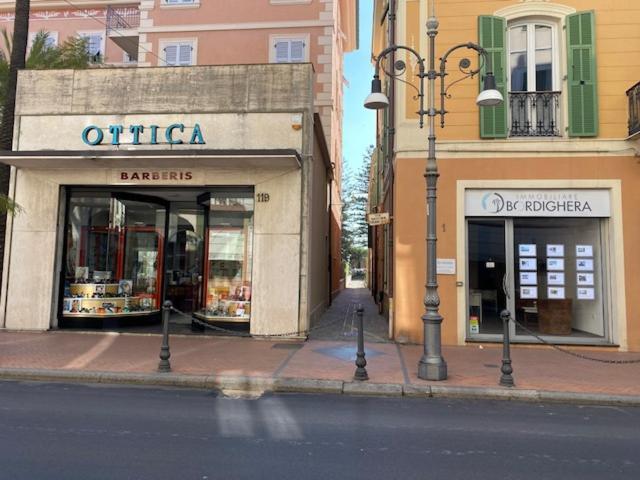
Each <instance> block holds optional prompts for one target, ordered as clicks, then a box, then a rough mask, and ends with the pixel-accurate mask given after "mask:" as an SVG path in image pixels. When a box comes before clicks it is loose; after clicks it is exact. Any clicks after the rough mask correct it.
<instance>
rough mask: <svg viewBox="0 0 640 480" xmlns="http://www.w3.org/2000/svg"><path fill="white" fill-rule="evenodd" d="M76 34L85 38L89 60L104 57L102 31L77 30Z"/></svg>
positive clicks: (93, 60) (96, 60) (97, 60)
mask: <svg viewBox="0 0 640 480" xmlns="http://www.w3.org/2000/svg"><path fill="white" fill-rule="evenodd" d="M78 36H79V37H80V38H84V39H85V40H86V42H87V53H88V54H89V57H90V60H91V61H92V62H99V61H100V60H101V59H102V58H103V57H104V32H102V31H100V32H78Z"/></svg>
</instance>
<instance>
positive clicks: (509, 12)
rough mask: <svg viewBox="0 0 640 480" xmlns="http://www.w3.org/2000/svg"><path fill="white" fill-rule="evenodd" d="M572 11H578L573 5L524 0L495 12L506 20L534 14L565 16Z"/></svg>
mask: <svg viewBox="0 0 640 480" xmlns="http://www.w3.org/2000/svg"><path fill="white" fill-rule="evenodd" d="M572 13H576V9H575V8H573V7H567V6H566V5H560V4H557V3H551V2H546V1H540V0H529V1H524V2H522V3H519V4H517V5H510V6H508V7H504V8H501V9H499V10H496V11H495V12H493V14H494V15H495V16H496V17H503V18H505V19H506V20H512V19H516V18H521V17H533V16H546V17H556V18H564V17H566V16H567V15H571V14H572Z"/></svg>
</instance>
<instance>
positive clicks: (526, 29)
mask: <svg viewBox="0 0 640 480" xmlns="http://www.w3.org/2000/svg"><path fill="white" fill-rule="evenodd" d="M507 39H508V40H507V41H508V62H509V70H508V72H509V114H510V117H511V121H510V125H511V129H510V136H514V137H518V136H559V135H560V128H559V124H558V120H559V117H560V115H559V112H560V92H559V91H558V90H559V85H560V80H559V70H560V69H559V65H558V61H557V57H558V55H557V48H558V47H557V45H558V41H557V28H556V25H555V24H552V23H546V22H527V23H522V22H518V23H515V24H510V25H509V27H508V36H507Z"/></svg>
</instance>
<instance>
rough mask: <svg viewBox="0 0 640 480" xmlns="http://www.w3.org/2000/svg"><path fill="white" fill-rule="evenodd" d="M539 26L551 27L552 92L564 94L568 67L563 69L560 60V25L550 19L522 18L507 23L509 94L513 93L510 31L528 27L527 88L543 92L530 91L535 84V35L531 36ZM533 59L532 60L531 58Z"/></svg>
mask: <svg viewBox="0 0 640 480" xmlns="http://www.w3.org/2000/svg"><path fill="white" fill-rule="evenodd" d="M537 25H539V26H543V27H551V61H552V64H551V68H552V74H551V83H552V90H551V91H554V92H562V78H563V74H564V71H565V69H566V65H565V68H563V65H562V63H561V60H560V58H561V57H560V44H561V42H560V40H559V35H560V32H559V28H558V23H557V22H555V21H553V20H549V19H540V18H530V17H527V18H522V19H518V20H512V21H507V35H506V42H505V43H506V53H507V63H508V69H507V85H508V86H509V88H508V89H507V92H511V91H512V90H511V42H510V38H511V35H509V33H510V31H511V29H512V28H517V27H522V26H527V88H528V90H527V91H528V92H539V91H542V90H538V89H537V88H536V89H535V90H531V89H530V85H532V84H533V83H535V66H536V65H535V50H536V49H535V35H531V33H530V32H531V30H533V31H534V32H535V27H536V26H537ZM531 53H533V54H534V55H531ZM530 57H532V58H530ZM531 66H533V68H531ZM531 78H533V80H534V82H531V81H530V80H531Z"/></svg>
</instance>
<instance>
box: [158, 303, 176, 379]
mask: <svg viewBox="0 0 640 480" xmlns="http://www.w3.org/2000/svg"><path fill="white" fill-rule="evenodd" d="M172 308H173V304H172V303H171V300H167V301H166V302H164V304H163V305H162V346H161V347H160V363H159V364H158V371H159V372H170V371H171V363H169V357H171V352H170V351H169V315H171V309H172Z"/></svg>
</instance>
